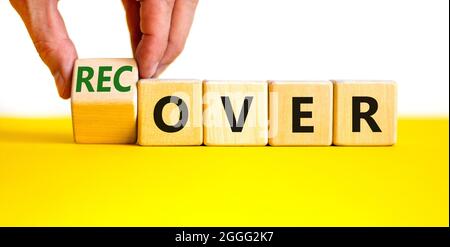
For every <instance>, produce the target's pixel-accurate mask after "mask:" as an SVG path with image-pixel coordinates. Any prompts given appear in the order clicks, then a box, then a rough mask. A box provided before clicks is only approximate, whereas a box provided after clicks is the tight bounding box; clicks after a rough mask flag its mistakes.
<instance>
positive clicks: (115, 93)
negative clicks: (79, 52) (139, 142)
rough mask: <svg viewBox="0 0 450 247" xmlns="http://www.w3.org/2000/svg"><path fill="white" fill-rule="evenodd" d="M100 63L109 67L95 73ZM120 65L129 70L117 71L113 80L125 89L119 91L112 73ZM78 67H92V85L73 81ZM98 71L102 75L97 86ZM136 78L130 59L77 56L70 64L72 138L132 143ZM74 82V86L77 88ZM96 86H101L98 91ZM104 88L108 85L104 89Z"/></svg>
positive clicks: (75, 78)
mask: <svg viewBox="0 0 450 247" xmlns="http://www.w3.org/2000/svg"><path fill="white" fill-rule="evenodd" d="M101 66H104V67H110V68H111V69H106V70H105V71H103V72H101V73H99V69H100V67H101ZM123 66H131V71H123V72H122V73H118V75H120V76H118V77H117V79H118V82H120V85H121V86H122V87H127V88H128V90H124V91H119V90H117V88H116V87H115V85H114V79H115V78H114V77H115V74H116V72H117V71H118V70H119V69H120V68H122V67H123ZM80 67H90V68H92V69H93V76H92V79H91V80H89V83H90V85H91V86H92V88H91V89H93V90H91V89H89V86H87V85H86V84H84V83H81V84H80V83H77V80H78V76H79V75H81V76H82V77H86V76H87V74H89V73H87V74H83V73H81V74H79V73H78V72H79V68H80ZM99 74H103V80H104V82H102V83H101V84H102V86H101V87H99V85H98V79H99ZM138 79H139V75H138V69H137V64H136V62H135V60H134V59H80V60H77V61H76V63H75V67H74V73H73V82H72V100H71V103H72V122H73V133H74V139H75V142H77V143H101V144H133V143H136V132H137V129H136V115H137V109H136V108H137V102H136V101H137V99H136V82H137V81H138ZM77 84H80V85H81V87H80V85H78V87H79V88H78V89H77ZM98 88H103V91H102V90H100V91H99V90H98ZM105 88H109V89H108V90H109V92H108V90H105Z"/></svg>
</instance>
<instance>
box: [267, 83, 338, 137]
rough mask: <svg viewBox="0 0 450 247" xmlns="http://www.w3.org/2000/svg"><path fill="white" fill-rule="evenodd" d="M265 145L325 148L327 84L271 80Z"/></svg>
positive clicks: (329, 116) (329, 110) (329, 122)
mask: <svg viewBox="0 0 450 247" xmlns="http://www.w3.org/2000/svg"><path fill="white" fill-rule="evenodd" d="M269 127H270V129H269V144H270V145H271V146H329V145H331V143H332V139H333V136H332V131H333V84H332V83H331V82H330V81H319V82H313V81H291V82H287V81H284V82H281V81H272V82H270V84H269Z"/></svg>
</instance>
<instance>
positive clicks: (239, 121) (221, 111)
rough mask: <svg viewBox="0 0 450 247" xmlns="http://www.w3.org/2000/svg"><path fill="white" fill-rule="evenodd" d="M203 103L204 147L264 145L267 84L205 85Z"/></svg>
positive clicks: (229, 82) (266, 122) (265, 136)
mask: <svg viewBox="0 0 450 247" xmlns="http://www.w3.org/2000/svg"><path fill="white" fill-rule="evenodd" d="M203 101H204V112H203V118H204V127H203V128H204V143H205V145H208V146H265V145H267V142H268V86H267V82H236V81H205V82H204V84H203Z"/></svg>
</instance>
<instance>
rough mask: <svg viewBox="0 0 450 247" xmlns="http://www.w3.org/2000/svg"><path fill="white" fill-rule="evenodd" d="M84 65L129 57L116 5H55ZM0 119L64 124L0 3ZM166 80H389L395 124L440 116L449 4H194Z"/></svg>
mask: <svg viewBox="0 0 450 247" xmlns="http://www.w3.org/2000/svg"><path fill="white" fill-rule="evenodd" d="M60 10H61V12H62V14H63V16H64V18H65V21H66V24H67V27H68V30H69V33H70V35H71V37H72V39H73V41H74V43H75V44H76V46H77V49H78V53H79V56H80V57H82V58H96V57H131V56H132V54H131V49H130V47H129V39H128V33H127V32H128V31H127V28H126V23H125V18H124V13H123V9H122V5H121V2H120V1H119V0H62V1H60ZM0 30H1V35H0V73H1V75H0V78H1V79H0V115H14V116H49V115H69V114H70V101H63V100H60V99H59V98H58V96H57V92H56V89H55V87H54V82H53V79H52V77H51V75H50V73H49V72H48V70H47V69H46V67H45V66H44V65H43V63H42V62H41V61H40V58H39V56H38V55H37V54H36V52H35V50H34V47H33V45H32V42H31V41H30V39H29V38H28V35H27V33H26V30H25V27H24V25H23V24H22V23H21V21H20V18H19V16H18V15H17V14H16V13H15V12H14V10H13V9H12V7H10V5H9V1H7V0H0ZM163 77H164V78H198V79H205V78H207V79H251V80H255V79H258V80H267V79H301V80H305V79H308V80H309V79H311V80H312V79H314V80H322V79H389V80H396V81H397V82H398V83H399V112H400V114H401V115H448V109H449V108H448V107H449V106H448V104H449V1H447V0H200V4H199V8H198V12H197V16H196V20H195V23H194V27H193V30H192V32H191V36H190V39H189V41H188V44H187V46H186V49H185V52H184V53H183V55H182V56H181V57H180V58H179V59H178V60H177V61H176V62H175V64H173V66H172V67H171V68H170V69H169V70H168V71H167V72H166V73H165V74H164V75H163Z"/></svg>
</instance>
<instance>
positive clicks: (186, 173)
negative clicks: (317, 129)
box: [0, 117, 449, 226]
mask: <svg viewBox="0 0 450 247" xmlns="http://www.w3.org/2000/svg"><path fill="white" fill-rule="evenodd" d="M71 128H72V126H71V120H70V119H12V118H0V226H111V225H114V226H115V225H121V226H448V225H449V151H448V148H449V139H448V137H449V133H448V129H449V121H448V117H446V118H434V119H431V118H430V119H412V118H409V119H406V118H405V119H401V120H400V121H399V142H398V144H397V145H396V146H394V147H292V148H285V147H283V148H281V147H280V148H275V147H257V148H255V147H251V148H250V147H249V148H242V147H236V148H221V147H139V146H135V145H77V144H74V143H73V141H72V129H71Z"/></svg>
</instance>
